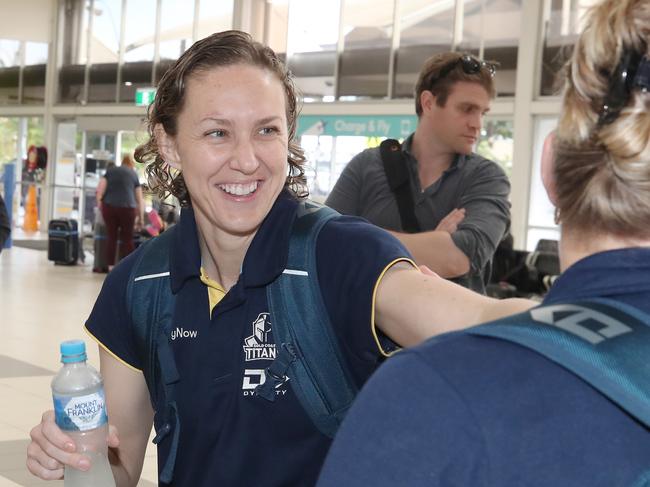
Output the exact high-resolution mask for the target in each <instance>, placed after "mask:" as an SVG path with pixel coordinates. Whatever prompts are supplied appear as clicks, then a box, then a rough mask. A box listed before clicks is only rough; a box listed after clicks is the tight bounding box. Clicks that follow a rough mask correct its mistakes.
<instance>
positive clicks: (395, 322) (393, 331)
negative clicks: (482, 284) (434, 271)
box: [375, 263, 538, 347]
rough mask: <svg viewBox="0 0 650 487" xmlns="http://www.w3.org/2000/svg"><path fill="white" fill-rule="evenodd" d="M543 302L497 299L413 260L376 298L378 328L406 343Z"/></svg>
mask: <svg viewBox="0 0 650 487" xmlns="http://www.w3.org/2000/svg"><path fill="white" fill-rule="evenodd" d="M537 304H538V303H536V302H534V301H530V300H527V299H502V300H498V299H494V298H488V297H487V296H483V295H481V294H478V293H475V292H474V291H470V290H469V289H466V288H464V287H462V286H459V285H458V284H454V283H453V282H450V281H447V280H445V279H443V278H441V277H438V276H435V275H425V274H423V273H421V272H420V271H419V270H417V269H415V268H413V267H412V266H411V265H410V264H406V263H398V264H396V265H395V266H393V267H392V268H391V269H390V270H389V271H388V272H387V273H386V275H385V276H384V277H383V278H382V280H381V281H380V283H379V285H378V288H377V297H376V302H375V309H376V316H375V324H376V326H377V327H378V328H379V329H380V330H381V331H382V332H383V333H385V334H386V335H387V336H388V337H389V338H391V339H392V340H393V341H395V342H397V343H399V344H400V345H402V346H404V347H408V346H412V345H416V344H418V343H420V342H421V341H423V340H425V339H426V338H429V337H431V336H433V335H437V334H440V333H445V332H449V331H455V330H459V329H463V328H467V327H469V326H473V325H478V324H480V323H484V322H487V321H491V320H495V319H497V318H502V317H505V316H509V315H512V314H515V313H520V312H522V311H525V310H527V309H529V308H532V307H533V306H535V305H537Z"/></svg>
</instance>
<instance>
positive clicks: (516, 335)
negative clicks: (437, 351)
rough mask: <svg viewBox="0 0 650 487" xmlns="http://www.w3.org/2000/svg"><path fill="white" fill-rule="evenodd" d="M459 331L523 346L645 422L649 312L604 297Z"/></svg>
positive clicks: (649, 415)
mask: <svg viewBox="0 0 650 487" xmlns="http://www.w3.org/2000/svg"><path fill="white" fill-rule="evenodd" d="M461 333H469V334H473V335H481V336H488V337H493V338H500V339H503V340H508V341H511V342H514V343H517V344H519V345H522V346H524V347H527V348H529V349H531V350H533V351H535V352H537V353H539V354H541V355H543V356H545V357H547V358H548V359H550V360H552V361H553V362H556V363H557V364H559V365H561V366H563V367H564V368H566V369H568V370H570V371H571V372H573V373H574V374H575V375H577V376H578V377H580V378H581V379H582V380H584V381H585V382H587V383H588V384H590V385H591V386H592V387H594V388H595V389H596V390H598V391H600V392H601V393H602V394H603V395H605V396H606V397H608V398H609V399H610V400H612V401H613V402H615V403H616V404H618V405H619V406H620V407H621V408H622V409H624V410H625V411H627V412H628V413H629V414H631V415H632V416H634V417H635V418H637V419H638V420H639V421H641V422H642V423H643V424H645V425H646V426H650V360H648V357H649V356H650V316H648V315H646V314H645V313H643V312H641V311H640V310H638V309H636V308H633V307H632V306H628V305H625V304H623V303H621V302H618V301H612V300H609V299H591V300H588V301H578V302H575V303H560V304H552V305H547V306H539V307H536V308H533V309H531V310H529V311H527V312H525V313H521V314H519V315H515V316H512V317H509V318H504V319H502V320H497V321H494V322H492V323H488V324H485V325H480V326H477V327H474V328H469V329H467V330H466V331H464V332H461Z"/></svg>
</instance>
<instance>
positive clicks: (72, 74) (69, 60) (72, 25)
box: [58, 0, 90, 103]
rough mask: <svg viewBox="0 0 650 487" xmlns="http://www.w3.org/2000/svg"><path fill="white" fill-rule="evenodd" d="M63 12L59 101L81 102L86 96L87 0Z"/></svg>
mask: <svg viewBox="0 0 650 487" xmlns="http://www.w3.org/2000/svg"><path fill="white" fill-rule="evenodd" d="M68 6H69V8H66V9H64V12H65V13H64V19H63V29H62V30H61V32H62V37H63V39H62V44H63V48H62V50H61V64H62V66H61V69H60V70H59V96H58V98H59V102H61V103H80V102H81V99H82V97H83V90H84V80H85V76H86V61H87V59H88V54H87V47H88V42H87V39H88V19H89V15H90V2H89V1H88V0H85V1H79V2H69V5H68Z"/></svg>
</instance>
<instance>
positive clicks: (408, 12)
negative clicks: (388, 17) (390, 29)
mask: <svg viewBox="0 0 650 487" xmlns="http://www.w3.org/2000/svg"><path fill="white" fill-rule="evenodd" d="M399 18H400V42H399V49H398V50H397V53H396V54H395V89H394V96H395V97H396V98H412V97H413V92H414V90H415V83H416V82H417V78H418V75H419V74H420V70H421V69H422V65H423V64H424V61H426V60H427V59H428V58H429V57H431V56H432V55H434V54H436V53H439V52H445V51H449V50H450V49H451V44H452V39H453V33H454V32H453V29H454V2H449V1H446V0H436V1H431V0H401V2H400V16H399Z"/></svg>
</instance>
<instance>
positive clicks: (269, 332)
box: [27, 31, 530, 487]
mask: <svg viewBox="0 0 650 487" xmlns="http://www.w3.org/2000/svg"><path fill="white" fill-rule="evenodd" d="M297 106H298V102H297V99H296V93H295V89H294V87H293V81H292V79H291V76H290V74H289V72H288V71H287V69H286V67H285V66H284V65H283V64H282V62H281V61H280V60H279V59H278V57H277V56H276V55H275V53H274V52H273V51H272V50H271V49H269V48H268V47H266V46H263V45H262V44H259V43H257V42H254V41H253V40H252V39H251V38H250V36H249V35H248V34H245V33H242V32H236V31H228V32H222V33H219V34H214V35H212V36H210V37H207V38H205V39H203V40H201V41H199V42H197V43H196V44H194V45H193V46H192V47H191V48H190V49H189V50H188V51H186V52H185V53H184V54H183V55H182V56H181V57H180V58H179V60H178V61H177V62H176V63H175V65H174V66H172V67H171V68H170V69H169V71H167V72H166V74H165V76H164V77H163V78H162V80H161V81H160V86H159V87H158V90H157V94H156V99H155V101H154V103H153V104H152V105H151V107H150V109H149V135H150V140H149V141H148V142H147V143H146V144H145V145H143V146H141V147H140V148H138V149H137V150H136V158H137V159H138V160H139V161H140V162H144V163H146V164H148V167H147V173H148V176H149V183H150V187H151V188H153V189H154V190H155V191H157V192H158V193H159V194H160V195H161V196H165V195H166V194H167V193H171V194H173V195H174V196H176V197H177V198H178V199H179V200H180V201H181V203H182V206H183V209H182V213H181V219H180V222H179V223H178V224H177V225H176V226H175V227H173V228H172V229H171V230H168V231H166V232H165V233H163V235H162V236H161V237H157V238H155V239H153V240H151V241H150V242H148V243H146V244H144V245H142V246H141V248H139V249H138V250H137V251H136V252H135V253H134V254H132V255H130V256H129V257H127V258H126V259H124V260H123V261H121V262H120V264H119V265H118V266H116V267H115V269H114V270H113V271H112V272H111V273H110V274H109V275H108V277H107V279H106V282H105V284H104V287H103V289H102V292H101V293H100V295H99V297H98V298H97V302H96V304H95V307H94V309H93V312H92V313H91V316H90V318H89V319H88V321H87V322H86V329H87V330H88V332H89V333H90V334H91V335H92V337H93V338H94V339H96V340H97V341H98V343H99V345H100V359H101V372H102V375H103V377H104V383H105V392H106V403H107V409H108V414H109V418H110V423H111V424H112V425H114V426H116V427H117V432H119V440H118V437H117V434H116V432H115V430H113V434H112V435H111V436H110V437H109V445H110V447H111V449H110V451H111V453H112V455H113V458H112V462H111V463H112V465H113V472H114V474H115V477H116V479H117V481H118V482H117V483H118V484H119V485H135V484H136V483H137V479H138V477H139V475H140V471H141V468H142V462H143V457H144V453H145V446H146V441H147V438H148V437H149V432H150V429H151V426H152V423H153V424H155V427H156V432H157V433H158V434H157V437H156V442H157V446H158V464H159V466H160V485H163V486H169V485H177V486H187V485H191V486H198V487H200V486H213V485H220V486H233V487H234V486H241V485H255V486H260V487H264V486H279V485H292V486H307V485H313V484H314V483H315V482H316V477H317V475H318V472H319V470H320V467H321V464H322V462H323V459H324V457H325V454H326V452H327V449H328V447H329V445H330V442H331V436H332V435H333V431H335V429H336V426H335V425H336V424H338V422H340V420H341V418H342V416H343V414H344V412H345V410H347V407H348V406H349V404H350V402H351V398H352V397H354V393H355V391H356V390H358V389H359V388H360V387H361V386H362V385H363V384H364V382H365V381H366V380H367V379H368V377H369V376H370V374H371V373H372V372H373V371H374V370H375V369H376V367H377V366H378V364H379V363H380V362H381V361H382V360H383V359H384V358H385V357H386V356H388V355H389V354H390V352H391V351H393V350H394V349H395V343H399V344H401V345H411V344H414V343H418V342H419V341H421V340H423V339H424V338H426V337H428V336H430V335H433V334H435V333H439V332H443V331H447V330H451V329H455V328H459V327H462V326H467V325H470V324H474V323H477V322H479V321H482V320H484V319H488V318H491V317H497V316H501V315H504V314H507V313H509V312H512V311H515V310H518V309H520V308H521V307H528V306H530V303H528V302H521V301H510V302H507V301H503V302H497V301H494V300H491V299H489V298H486V297H483V296H480V295H477V294H474V293H472V292H471V291H468V290H467V289H464V288H461V287H459V286H456V285H454V284H452V283H450V282H448V281H445V280H444V279H441V278H439V277H437V276H432V275H424V274H422V273H420V272H419V270H417V268H416V267H415V265H414V263H413V261H412V260H411V258H410V256H409V254H408V251H407V250H406V249H405V248H404V247H403V246H402V245H401V244H400V243H399V241H398V240H396V239H395V238H393V237H392V236H391V235H390V234H388V233H386V232H384V231H383V230H381V229H379V228H378V227H375V226H373V225H371V224H369V223H368V222H366V221H365V220H362V219H360V218H356V217H344V216H341V215H338V214H337V213H335V212H333V211H332V210H330V211H331V214H329V217H330V219H329V220H327V221H326V222H325V223H324V224H323V225H322V227H319V228H320V232H319V233H317V232H316V231H315V230H314V228H315V226H316V224H317V223H323V220H320V221H318V220H317V219H309V218H307V219H304V218H302V217H303V216H304V215H313V214H316V213H319V214H322V213H324V212H326V210H324V209H322V208H319V207H318V206H317V205H315V204H313V203H311V202H306V201H304V197H305V196H306V191H305V187H306V186H305V178H304V175H303V170H302V165H303V163H304V162H305V158H304V156H303V153H302V150H301V149H300V147H299V146H298V145H297V143H296V142H295V140H294V136H295V131H296V117H297V113H298V108H297ZM305 221H306V222H308V223H306V224H304V225H303V224H302V223H301V222H305ZM315 222H316V223H315ZM299 228H303V230H306V232H307V233H309V234H310V236H313V240H312V242H313V245H312V244H308V245H307V246H306V247H307V248H306V251H307V252H306V253H309V254H310V255H312V256H314V260H315V263H314V264H313V265H307V266H306V270H305V269H296V268H294V267H292V266H290V265H288V262H289V255H290V248H291V249H292V250H293V249H295V246H294V242H295V241H296V239H295V237H294V235H296V234H297V232H298V230H297V229H299ZM152 249H154V250H155V251H158V250H160V249H161V252H162V253H163V255H165V256H167V255H168V256H169V257H168V258H167V257H165V264H168V265H167V267H166V269H168V270H169V272H152V273H148V274H146V275H138V276H137V277H135V278H134V277H132V273H133V272H134V269H136V270H139V269H141V267H140V265H141V261H142V260H144V257H145V256H148V255H150V254H151V253H152V252H153V251H152ZM292 257H293V255H292ZM285 275H296V276H300V278H301V279H304V281H300V282H301V283H302V282H304V285H303V286H304V287H309V288H311V289H315V290H316V293H319V296H318V303H319V304H318V306H314V305H311V304H307V305H305V304H296V308H298V309H297V310H296V311H294V312H293V313H290V312H288V311H285V310H284V309H280V310H278V309H277V308H275V307H274V304H277V303H276V302H275V301H274V300H273V299H272V297H271V298H270V297H269V295H270V296H273V295H272V294H271V291H269V289H275V287H276V285H277V284H276V283H281V282H282V279H283V276H285ZM154 279H155V283H156V284H155V285H158V284H159V285H160V289H164V290H165V291H164V292H163V291H161V293H160V294H156V295H153V298H154V299H155V300H156V301H166V302H170V301H172V300H173V305H171V306H170V307H171V308H172V309H171V311H170V313H169V314H171V315H172V316H171V318H170V319H169V320H168V321H169V323H168V325H169V326H168V327H162V326H161V327H160V329H161V330H162V332H161V335H160V336H158V338H157V339H156V342H155V343H156V347H158V348H154V352H153V357H152V356H150V355H149V354H147V353H145V352H143V351H142V347H141V346H140V345H139V342H138V339H137V338H136V335H137V326H138V321H137V320H136V319H135V318H134V316H133V315H135V314H140V312H142V313H144V314H147V313H148V309H149V308H153V307H155V306H156V303H155V302H152V301H153V300H141V301H140V300H137V299H134V300H132V301H133V302H134V303H142V304H143V305H144V308H146V309H144V310H142V309H140V308H138V309H137V310H135V311H134V308H135V307H131V306H129V304H127V302H129V301H131V299H130V298H132V296H133V294H132V289H133V287H134V286H135V282H136V281H138V282H143V281H144V282H146V281H149V282H151V280H154ZM125 289H130V291H126V292H125ZM283 289H284V290H285V291H284V292H285V293H286V294H291V296H290V297H293V294H292V293H295V294H298V293H299V292H300V290H299V289H294V291H292V292H287V291H286V288H283ZM164 293H166V294H164ZM127 294H128V296H127ZM150 296H151V295H150ZM461 301H462V303H461ZM296 302H298V303H300V300H299V299H296ZM454 303H459V304H462V306H460V305H459V306H456V305H454ZM296 316H298V317H300V318H302V317H304V319H301V320H298V319H296V320H294V318H296ZM147 318H148V319H150V320H152V321H153V318H152V317H149V316H147ZM289 320H293V321H296V323H295V324H294V325H293V326H294V328H293V330H292V331H295V330H296V329H297V328H298V327H299V326H300V327H303V326H304V327H305V328H306V329H308V330H312V329H313V328H320V329H319V330H317V331H307V332H302V333H303V335H304V334H310V333H311V334H312V335H313V337H320V336H321V335H320V334H322V333H326V334H327V336H328V337H329V338H332V340H330V342H331V343H330V344H333V348H332V349H329V348H328V349H327V350H328V351H327V352H325V351H321V350H320V345H321V344H322V343H323V341H319V340H315V341H317V342H318V345H319V347H312V348H311V350H312V352H311V353H312V355H315V352H314V351H313V350H314V348H317V349H319V352H320V353H319V354H318V357H309V358H310V359H311V362H310V363H311V365H313V370H312V369H309V370H310V372H312V375H316V376H327V375H328V374H330V372H329V370H325V369H328V367H329V366H330V364H331V363H335V364H336V365H339V366H340V367H341V369H342V370H343V372H344V373H342V374H341V375H345V376H346V381H347V382H346V386H349V390H350V394H349V396H347V397H346V401H347V402H345V404H344V405H343V407H342V408H340V409H336V410H334V411H329V415H328V416H327V419H333V420H335V423H333V424H335V425H334V426H332V427H331V428H330V429H329V430H328V431H325V432H323V428H322V427H321V426H322V424H321V423H319V421H312V418H313V417H314V415H313V409H314V408H313V407H311V404H306V402H305V401H303V399H304V396H303V395H302V391H301V389H300V385H299V384H301V382H300V381H301V380H303V379H301V378H300V377H301V375H300V373H301V372H302V373H303V375H304V372H303V369H299V368H298V365H296V364H301V363H303V362H302V360H303V357H302V356H301V355H302V352H304V350H302V351H301V348H300V347H293V346H292V345H293V344H294V342H292V340H289V342H290V343H287V340H284V339H281V335H282V327H280V326H279V323H282V322H286V321H289ZM307 325H309V328H308V327H307ZM301 329H302V328H301ZM162 333H164V334H162ZM313 337H311V338H312V339H313ZM394 342H395V343H394ZM337 348H340V349H339V350H338V353H337ZM165 353H166V354H167V355H164V354H165ZM156 354H157V355H156ZM323 355H325V356H326V357H325V359H324V360H317V359H321V358H322V356H323ZM163 357H164V359H163ZM287 357H289V359H288V360H287V361H286V362H283V361H284V360H285V359H287ZM158 358H160V361H161V363H162V364H163V366H165V367H167V366H169V364H170V363H175V368H174V369H175V370H176V371H177V372H178V374H177V379H178V380H176V379H173V380H170V381H168V382H165V386H167V385H169V384H171V383H173V384H174V391H175V392H174V397H175V401H173V403H172V402H169V405H168V403H167V402H164V401H161V400H160V394H159V392H160V391H159V389H158V388H157V387H155V386H156V383H155V382H153V385H152V387H151V389H152V390H151V396H152V398H153V399H152V401H151V402H150V399H149V392H150V391H149V390H148V388H147V381H145V378H144V375H143V372H142V371H143V370H150V364H151V363H152V362H153V363H154V364H155V363H157V360H158ZM165 367H164V368H165ZM281 367H284V368H281ZM170 368H171V367H170ZM337 379H338V377H337ZM263 385H264V386H265V387H262V386H263ZM319 385H320V384H319ZM337 385H338V383H337ZM269 386H270V387H269ZM152 402H153V404H154V407H153V408H152V406H151V403H152ZM330 409H331V408H330ZM170 417H171V418H172V420H171V421H169V418H170ZM32 438H33V441H32V443H31V445H30V447H29V451H28V461H27V463H28V467H29V469H30V471H31V472H33V473H34V474H35V475H38V476H39V477H41V478H44V479H54V478H60V477H61V476H62V474H63V465H71V466H74V467H75V468H82V469H85V468H87V462H86V463H84V461H85V460H84V457H83V455H82V454H80V453H79V452H74V451H73V450H70V449H69V448H67V447H66V445H67V443H68V441H69V439H68V438H67V436H65V435H64V434H63V433H62V432H61V430H59V429H58V427H57V426H56V424H55V423H54V420H53V414H52V413H51V412H48V413H46V414H45V415H44V416H43V419H42V421H41V423H40V424H39V425H37V426H36V427H35V428H34V429H33V430H32Z"/></svg>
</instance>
